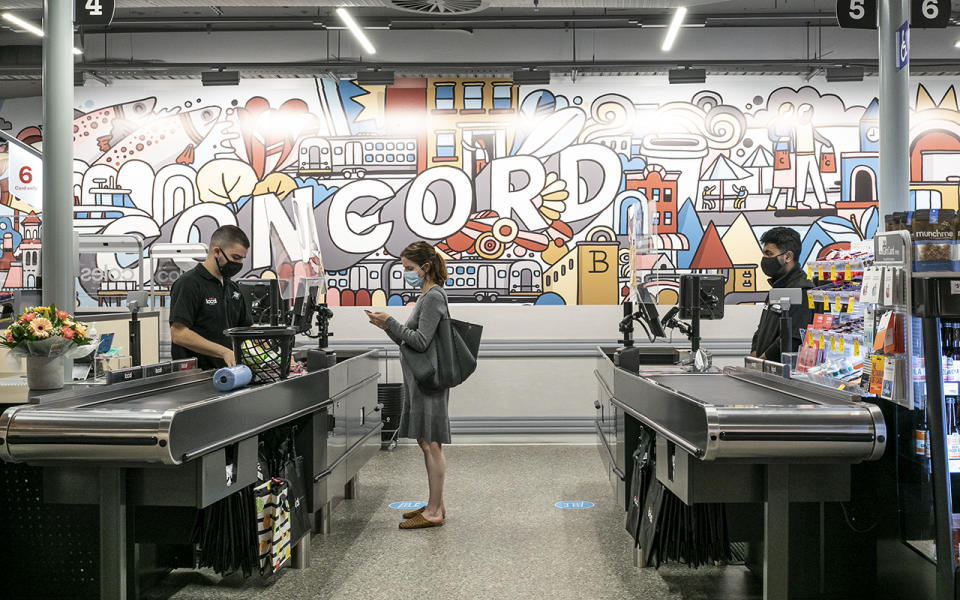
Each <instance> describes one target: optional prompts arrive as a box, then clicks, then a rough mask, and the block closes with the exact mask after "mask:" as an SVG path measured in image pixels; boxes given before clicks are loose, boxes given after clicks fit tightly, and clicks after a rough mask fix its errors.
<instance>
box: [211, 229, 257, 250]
mask: <svg viewBox="0 0 960 600" xmlns="http://www.w3.org/2000/svg"><path fill="white" fill-rule="evenodd" d="M235 244H240V245H241V246H243V247H244V248H247V249H249V248H250V240H249V239H248V238H247V234H245V233H244V232H243V230H242V229H240V228H239V227H237V226H236V225H223V226H221V227H219V228H217V230H216V231H214V232H213V235H211V236H210V248H211V249H212V248H214V247H215V246H218V247H220V248H225V247H229V246H233V245H235Z"/></svg>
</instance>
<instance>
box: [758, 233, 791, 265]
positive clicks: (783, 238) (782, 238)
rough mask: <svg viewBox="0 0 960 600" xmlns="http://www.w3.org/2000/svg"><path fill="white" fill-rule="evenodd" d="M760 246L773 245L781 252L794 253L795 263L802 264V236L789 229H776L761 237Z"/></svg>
mask: <svg viewBox="0 0 960 600" xmlns="http://www.w3.org/2000/svg"><path fill="white" fill-rule="evenodd" d="M760 244H761V245H766V244H773V245H774V246H776V247H777V248H779V249H780V252H786V251H788V250H789V251H790V252H793V261H794V262H796V263H799V262H800V234H799V233H797V232H796V231H794V230H793V229H790V228H789V227H774V228H773V229H771V230H769V231H767V232H766V233H764V234H763V235H762V236H761V237H760Z"/></svg>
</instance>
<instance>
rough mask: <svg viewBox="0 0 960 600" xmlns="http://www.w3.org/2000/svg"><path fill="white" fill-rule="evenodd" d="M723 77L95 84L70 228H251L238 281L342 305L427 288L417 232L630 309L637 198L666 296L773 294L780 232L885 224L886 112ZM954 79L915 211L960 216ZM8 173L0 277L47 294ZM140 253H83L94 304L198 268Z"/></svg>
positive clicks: (501, 291) (926, 118) (23, 121)
mask: <svg viewBox="0 0 960 600" xmlns="http://www.w3.org/2000/svg"><path fill="white" fill-rule="evenodd" d="M718 80H720V81H725V82H727V83H726V84H724V85H716V86H714V87H709V89H704V90H700V91H697V92H694V93H691V92H690V91H688V90H689V89H691V88H692V87H693V86H669V87H667V86H657V85H653V84H652V83H651V81H652V79H651V78H647V82H646V83H645V84H644V83H643V82H644V79H643V78H593V79H586V80H581V81H579V82H576V83H574V82H572V81H567V82H565V83H564V82H561V83H558V84H557V85H555V86H551V87H550V88H549V89H532V88H526V87H524V88H518V87H517V86H514V85H512V82H511V81H510V80H507V79H465V78H437V79H400V80H398V81H397V82H396V84H395V85H392V86H367V87H360V86H358V85H357V84H356V83H355V82H352V81H347V80H336V79H329V78H323V79H317V80H306V79H300V80H277V81H274V82H264V81H258V82H256V85H255V86H254V85H252V84H250V85H245V84H241V86H239V87H235V88H230V89H228V90H226V91H224V90H225V88H217V89H216V90H211V89H210V88H202V87H199V86H197V85H196V84H195V83H193V82H171V83H170V84H169V89H164V90H163V91H162V92H158V93H157V95H156V96H147V97H141V95H138V94H136V93H135V92H134V90H135V89H136V88H133V87H128V88H121V87H118V88H106V89H102V90H88V89H85V88H84V89H82V90H78V93H80V92H82V93H84V94H88V95H89V96H88V97H86V98H83V97H81V98H78V99H77V102H78V104H77V110H76V117H75V120H74V131H73V134H74V194H73V199H72V200H73V211H74V218H75V228H76V230H77V231H79V232H80V233H98V234H131V233H133V234H139V235H140V236H142V237H143V239H144V240H145V245H146V246H147V248H148V250H149V248H150V247H151V246H153V245H154V244H158V243H160V244H163V243H170V242H173V243H188V242H198V241H206V240H208V239H209V235H210V233H211V232H212V231H213V230H214V229H215V228H216V227H218V226H219V225H223V224H236V225H239V226H240V227H241V228H243V229H244V230H245V231H247V232H248V234H249V235H250V238H251V242H252V247H251V251H250V253H249V255H248V257H247V260H246V262H245V264H244V271H243V275H245V276H249V277H264V278H278V279H280V280H281V281H283V282H287V283H285V285H286V287H287V289H289V290H293V289H296V283H297V281H298V280H299V279H300V278H302V277H314V276H321V275H322V276H323V277H325V278H326V280H327V282H328V287H329V292H328V297H327V300H328V302H329V303H330V304H331V305H334V306H338V305H344V306H347V305H363V306H367V305H372V306H384V305H396V304H403V303H407V302H410V301H412V300H413V299H414V298H415V290H413V289H410V288H409V286H407V284H406V283H405V282H404V280H403V277H402V276H401V267H400V264H399V260H398V259H397V256H398V255H399V253H400V251H401V250H402V249H403V248H404V247H405V246H406V245H407V244H408V243H410V242H411V241H414V240H417V239H426V240H429V241H430V242H432V243H433V244H435V246H436V247H437V249H438V250H439V251H441V252H443V253H444V254H445V255H446V256H447V257H448V267H449V279H448V282H447V285H448V290H449V292H450V296H451V298H452V299H454V300H455V301H463V302H523V303H537V304H616V303H618V302H621V301H622V300H623V299H624V297H625V296H626V295H627V293H628V291H627V282H628V275H629V273H628V271H629V268H628V267H629V265H628V263H629V250H628V248H629V243H628V240H627V226H628V218H627V213H628V211H629V210H630V209H631V207H635V208H634V210H639V211H640V212H641V219H642V221H643V223H644V224H645V227H648V228H650V230H652V231H655V235H654V238H653V240H654V244H653V245H654V251H653V252H651V253H649V254H646V255H644V257H643V258H642V260H643V263H644V264H642V265H641V266H642V267H643V268H644V269H645V270H646V274H645V275H644V277H643V281H642V284H643V285H645V286H646V287H647V288H648V289H650V291H651V292H652V293H653V294H654V296H655V297H657V298H658V300H659V301H661V302H663V303H670V302H673V301H675V300H676V297H677V294H676V289H677V282H678V280H679V276H680V275H681V274H682V273H687V272H712V273H721V274H723V275H725V276H726V277H727V302H728V303H741V302H756V301H760V300H762V298H763V295H764V292H765V291H766V290H767V289H768V288H769V285H768V283H767V281H766V279H765V278H764V277H763V276H762V274H761V273H760V272H759V267H758V265H759V263H760V257H761V249H760V245H759V242H758V239H759V237H760V235H762V233H763V232H764V231H765V230H766V229H768V228H770V227H772V226H775V225H787V226H791V227H795V228H796V229H797V230H798V231H800V233H801V236H802V238H803V252H802V256H801V257H800V258H801V260H802V261H806V260H807V259H808V258H811V257H816V256H817V255H818V254H820V253H822V252H824V251H826V250H828V249H830V248H832V247H835V246H836V245H838V244H846V243H849V242H852V241H855V240H859V239H864V238H868V237H870V236H872V235H873V234H874V233H875V232H876V231H877V229H878V224H879V223H880V222H881V221H882V219H881V218H880V215H878V212H877V169H878V166H879V159H878V137H879V136H878V131H879V124H878V117H879V108H878V104H877V101H876V99H874V98H872V96H866V95H865V96H864V97H855V98H846V97H844V98H841V97H840V96H839V95H837V94H836V93H832V92H830V91H829V90H821V89H818V88H817V87H813V86H810V85H803V84H796V83H794V82H792V81H790V82H788V83H791V84H792V85H788V84H784V85H778V86H776V87H774V88H772V89H771V88H767V89H768V91H767V92H766V93H763V94H757V93H753V92H749V91H745V90H747V88H748V87H749V85H755V84H756V83H757V81H759V80H754V81H753V82H752V83H750V81H749V80H747V79H746V78H737V79H734V78H718ZM947 86H948V83H944V84H940V83H938V82H936V81H933V82H926V83H925V84H921V85H919V86H918V88H917V91H916V103H915V108H914V111H913V115H912V119H911V132H910V133H911V159H910V160H911V173H912V179H913V180H914V181H913V182H912V183H911V192H910V194H911V202H912V203H913V205H914V206H915V207H916V208H928V207H933V208H935V207H943V208H953V209H956V208H957V203H958V189H960V188H958V186H960V111H958V108H957V100H956V94H955V91H954V88H953V87H947ZM728 88H729V89H728ZM868 88H869V86H861V88H860V89H863V90H868ZM941 88H946V90H945V91H944V90H943V89H941ZM844 89H850V88H844ZM245 90H250V92H249V93H247V92H245ZM931 90H932V91H938V92H939V94H937V95H939V96H940V100H939V101H936V100H934V95H933V94H931ZM866 93H869V90H868V91H867V92H865V94H866ZM37 110H38V103H36V101H35V100H8V101H6V102H0V124H3V126H4V128H5V130H6V132H7V133H10V134H14V132H16V136H17V138H18V139H20V140H21V141H23V142H24V143H26V144H29V145H32V146H34V147H36V148H38V149H40V148H42V132H41V131H40V129H39V122H40V117H39V114H38V113H37ZM8 175H9V173H8V164H7V154H6V149H5V147H4V146H0V241H2V248H0V289H2V290H9V289H15V288H18V287H30V286H34V285H36V281H37V278H38V276H39V275H40V273H39V268H40V260H39V257H40V252H41V247H40V228H41V226H42V219H43V214H42V207H41V206H33V205H30V204H27V203H26V202H24V201H23V200H22V199H19V198H16V197H15V196H14V195H12V194H11V193H10V192H9V189H10V187H9V185H8V181H7V178H8ZM321 256H322V261H321ZM137 262H138V257H136V256H130V255H128V254H123V253H116V254H110V253H99V254H96V255H89V256H82V257H81V263H80V267H81V268H80V277H79V280H78V281H79V283H78V292H79V297H80V300H81V303H84V304H97V303H99V304H110V303H122V301H123V299H124V298H125V296H126V294H127V293H128V292H129V291H130V290H132V289H135V288H137V287H138V286H140V285H149V284H151V283H152V284H153V285H154V286H155V287H156V289H157V290H159V293H160V294H161V295H162V294H164V293H166V292H167V291H168V290H169V287H170V285H171V283H172V282H173V281H174V280H175V279H176V277H177V276H178V275H179V273H180V269H181V268H183V267H185V266H189V265H184V264H182V263H179V264H178V263H174V262H171V261H170V260H169V259H160V258H149V257H148V258H146V259H145V262H144V265H143V266H144V274H145V276H144V279H145V281H142V282H139V281H137V278H138V274H137V273H138V264H137Z"/></svg>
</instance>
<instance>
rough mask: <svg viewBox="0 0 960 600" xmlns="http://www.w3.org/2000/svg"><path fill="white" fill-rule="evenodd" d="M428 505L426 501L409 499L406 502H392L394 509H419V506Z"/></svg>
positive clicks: (391, 505)
mask: <svg viewBox="0 0 960 600" xmlns="http://www.w3.org/2000/svg"><path fill="white" fill-rule="evenodd" d="M426 505H427V503H426V502H420V501H418V500H407V501H406V502H393V503H391V504H390V508H392V509H394V510H417V509H418V508H423V507H424V506H426Z"/></svg>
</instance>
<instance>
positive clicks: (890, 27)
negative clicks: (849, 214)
mask: <svg viewBox="0 0 960 600" xmlns="http://www.w3.org/2000/svg"><path fill="white" fill-rule="evenodd" d="M879 9H880V19H879V20H880V27H879V31H880V35H879V38H880V46H879V52H880V173H879V174H878V175H879V189H878V192H879V194H878V196H879V199H880V214H881V216H882V215H889V214H890V213H893V212H897V211H905V210H908V209H909V204H910V135H909V129H910V65H909V64H908V65H906V66H905V67H903V69H900V70H898V69H897V53H898V51H899V48H898V47H897V29H899V28H900V26H901V25H903V23H904V22H906V21H908V20H909V19H910V1H909V0H880V4H879Z"/></svg>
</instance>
